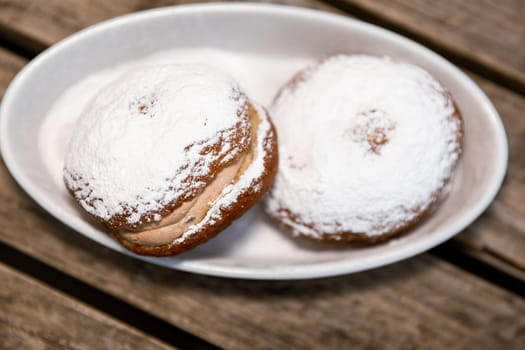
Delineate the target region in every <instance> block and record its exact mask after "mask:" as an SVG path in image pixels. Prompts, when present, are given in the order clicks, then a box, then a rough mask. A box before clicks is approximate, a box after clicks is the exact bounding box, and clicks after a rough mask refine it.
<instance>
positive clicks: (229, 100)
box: [64, 64, 277, 256]
mask: <svg viewBox="0 0 525 350" xmlns="http://www.w3.org/2000/svg"><path fill="white" fill-rule="evenodd" d="M276 166H277V144H276V135H275V131H274V129H273V125H272V123H271V121H270V119H269V117H268V115H267V113H266V111H264V110H263V109H262V108H261V107H259V106H258V105H256V104H254V103H252V102H250V101H249V100H247V98H246V96H245V95H244V94H243V93H242V92H241V91H240V89H239V86H238V85H237V83H236V82H235V81H234V80H233V79H232V78H231V77H229V76H228V75H226V74H224V73H223V72H221V71H218V70H216V69H214V68H211V67H209V66H206V65H201V64H173V65H155V66H147V67H143V68H142V69H138V70H135V71H132V72H129V73H127V74H125V75H123V76H122V77H120V78H119V79H117V80H115V81H114V82H112V83H110V84H109V85H108V86H107V87H105V88H104V89H103V90H102V91H100V92H99V93H98V94H97V95H96V96H95V97H94V98H93V100H92V101H91V102H90V103H89V104H88V106H87V107H86V109H85V110H84V111H83V113H82V115H81V117H80V119H79V121H78V123H77V125H76V129H75V132H74V134H73V137H72V139H71V142H70V145H69V149H68V152H67V154H66V159H65V167H64V180H65V184H66V186H67V188H68V189H69V191H70V192H71V193H72V194H73V196H74V197H75V199H76V200H77V201H78V202H79V204H80V205H81V206H82V208H84V209H85V210H86V211H87V212H88V213H89V214H91V215H93V216H94V217H95V218H96V219H98V220H99V221H101V222H102V223H103V224H104V225H105V226H106V227H107V228H108V230H109V232H111V234H113V236H114V237H116V238H117V239H118V240H119V241H120V242H121V243H122V244H123V245H124V246H125V247H127V248H129V249H131V250H133V251H135V252H136V253H139V254H146V255H156V256H160V255H172V254H176V253H180V252H182V251H185V250H187V249H189V248H191V247H194V246H196V245H197V244H200V243H202V242H205V241H207V240H208V239H209V238H211V237H213V236H215V235H216V234H218V233H219V232H220V231H221V230H222V229H224V228H225V227H227V226H228V225H229V224H230V223H231V222H232V221H233V220H234V219H236V218H237V217H239V216H240V215H242V214H243V213H244V212H245V211H246V210H247V209H249V208H250V207H251V206H252V205H253V204H255V202H256V201H257V200H258V199H260V198H261V197H262V196H263V194H264V193H265V192H266V191H267V189H268V187H269V185H270V183H271V181H272V180H273V177H274V175H275V171H276Z"/></svg>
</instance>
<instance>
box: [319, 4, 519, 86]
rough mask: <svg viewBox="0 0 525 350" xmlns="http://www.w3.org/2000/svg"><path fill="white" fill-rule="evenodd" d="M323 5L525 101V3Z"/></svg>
mask: <svg viewBox="0 0 525 350" xmlns="http://www.w3.org/2000/svg"><path fill="white" fill-rule="evenodd" d="M323 1H324V2H325V3H328V4H331V5H333V6H335V7H336V8H339V9H341V10H343V11H345V12H347V13H349V14H351V15H353V16H356V17H359V18H361V19H363V20H365V21H368V22H371V23H375V24H378V25H380V26H382V27H386V28H388V29H391V30H393V31H396V32H399V33H400V34H402V35H406V36H408V37H410V38H412V39H415V40H416V41H419V42H421V43H423V44H424V45H426V46H428V47H430V48H431V49H433V50H436V51H438V52H441V53H442V54H443V55H445V56H447V57H448V58H449V59H451V60H452V61H454V62H455V63H456V64H459V65H461V66H463V67H465V68H468V69H470V70H473V71H475V72H477V73H478V74H480V75H482V76H484V77H485V78H488V79H490V80H493V81H496V82H498V83H499V84H500V85H503V86H505V87H507V88H510V89H512V90H514V91H517V92H519V93H520V94H522V95H525V50H523V43H524V42H525V20H524V19H523V16H524V14H525V1H522V0H476V1H464V0H446V1H428V0H373V1H370V0H323Z"/></svg>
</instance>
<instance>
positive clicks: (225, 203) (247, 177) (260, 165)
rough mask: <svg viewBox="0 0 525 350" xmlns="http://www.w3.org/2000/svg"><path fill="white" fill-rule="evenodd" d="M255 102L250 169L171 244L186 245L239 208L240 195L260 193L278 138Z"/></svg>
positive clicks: (229, 186) (266, 114)
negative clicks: (195, 236)
mask: <svg viewBox="0 0 525 350" xmlns="http://www.w3.org/2000/svg"><path fill="white" fill-rule="evenodd" d="M251 103H252V106H253V107H254V109H255V110H256V112H257V115H258V116H259V125H258V127H257V134H256V135H257V140H256V147H255V150H254V157H253V160H252V162H251V163H250V166H249V167H248V168H247V169H246V170H245V171H244V173H243V174H242V175H241V177H240V178H239V180H238V181H237V182H235V183H234V184H230V185H228V186H226V187H225V188H224V189H223V190H222V192H221V194H220V195H219V196H218V197H217V199H216V200H215V202H214V203H212V204H211V206H210V209H209V210H208V212H207V213H206V216H205V217H204V218H203V219H202V220H201V221H200V222H198V223H196V224H195V225H192V226H191V227H190V228H189V229H188V230H187V231H186V232H184V233H183V234H182V235H181V236H180V237H179V238H177V239H176V240H175V241H174V242H173V243H172V244H179V243H181V242H184V241H185V240H186V239H187V238H188V237H190V236H192V235H195V234H198V233H200V232H201V231H203V230H206V229H207V228H208V227H209V226H210V225H214V224H215V223H216V222H218V221H219V220H220V219H221V218H222V212H223V211H224V210H227V209H229V208H230V207H232V206H234V205H236V203H237V201H238V199H239V197H240V196H241V195H248V194H256V193H260V192H261V191H262V190H263V189H262V187H261V186H262V183H263V178H264V176H266V175H267V172H268V171H269V169H268V168H267V164H266V162H267V160H266V159H265V158H266V157H268V156H270V155H271V153H272V150H273V149H274V147H275V145H274V144H273V143H274V142H275V141H276V139H275V135H274V131H273V129H272V124H271V123H270V119H269V116H268V113H267V112H266V111H265V110H264V108H262V107H261V106H260V105H258V104H256V103H253V102H251Z"/></svg>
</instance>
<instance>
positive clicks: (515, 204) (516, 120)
mask: <svg viewBox="0 0 525 350" xmlns="http://www.w3.org/2000/svg"><path fill="white" fill-rule="evenodd" d="M471 77H472V78H474V80H475V81H476V82H477V83H478V84H479V85H480V87H481V88H482V89H483V90H484V91H485V93H486V94H487V95H488V96H489V97H490V99H491V100H492V101H493V102H494V104H495V106H496V108H497V110H498V112H499V113H500V116H501V118H502V120H503V123H504V125H505V130H506V132H507V137H508V141H509V165H508V170H507V176H506V179H505V182H504V184H503V186H502V188H501V191H500V192H499V194H498V196H497V197H496V200H495V201H494V202H493V203H492V205H491V206H490V207H489V209H488V210H487V211H486V212H485V213H484V214H483V215H482V216H481V218H479V219H478V220H477V221H476V222H475V223H474V224H473V225H471V226H469V227H468V229H467V230H466V232H465V233H463V234H461V235H459V236H458V240H460V241H461V242H463V243H465V244H467V245H468V246H469V247H470V248H471V249H475V250H477V251H481V252H487V253H488V254H490V255H493V256H494V257H497V258H499V259H501V260H503V261H506V262H508V263H510V264H511V265H513V266H514V267H517V268H518V269H520V270H521V271H522V272H525V202H524V201H523V198H524V197H525V158H524V157H523V155H524V154H525V137H524V136H525V118H523V111H524V110H525V98H523V97H521V96H519V95H517V94H514V93H512V92H511V91H508V90H506V89H503V88H501V87H498V86H497V85H495V84H493V83H491V82H489V81H487V80H485V79H482V78H480V77H477V76H474V75H471ZM509 273H511V274H513V273H512V271H510V270H509ZM513 275H515V274H513ZM517 277H521V278H523V275H522V274H520V275H517Z"/></svg>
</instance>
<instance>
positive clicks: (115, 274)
mask: <svg viewBox="0 0 525 350" xmlns="http://www.w3.org/2000/svg"><path fill="white" fill-rule="evenodd" d="M182 2H184V1H172V0H112V1H104V0H94V1H89V2H88V1H82V0H49V1H39V0H0V95H1V94H3V92H4V90H5V88H6V87H7V85H8V83H9V81H10V80H11V79H12V77H13V76H14V75H15V74H16V72H17V71H18V70H20V68H22V67H23V66H24V65H25V64H26V63H27V62H28V61H29V60H30V59H31V58H33V57H34V56H35V55H36V54H37V53H39V52H40V51H42V50H43V49H45V48H46V47H48V46H49V45H51V44H53V43H55V42H56V41H58V40H60V39H62V38H64V37H65V36H67V35H69V34H71V33H73V32H75V31H77V30H79V29H82V28H83V27H86V26H88V25H90V24H93V23H96V22H99V21H102V20H105V19H108V18H111V17H115V16H118V15H122V14H125V13H129V12H133V11H138V10H142V9H146V8H151V7H157V6H164V5H172V4H178V3H182ZM284 2H285V3H287V4H291V5H296V6H306V7H313V8H317V9H321V10H324V11H331V12H337V13H340V14H343V15H347V16H352V17H357V18H359V19H362V20H364V21H368V22H371V23H374V24H377V25H380V26H383V27H386V28H388V29H391V30H393V31H396V32H399V33H401V34H403V35H405V36H408V37H410V38H412V39H415V40H416V41H419V42H421V43H423V44H424V45H426V46H428V47H430V48H431V49H433V50H435V51H437V52H438V53H440V54H442V55H443V56H445V57H447V58H448V59H449V60H451V61H452V62H454V63H455V64H457V65H458V66H459V67H461V68H462V69H463V70H464V71H465V72H467V74H469V75H470V76H471V77H472V78H473V79H474V80H475V81H476V82H477V83H478V84H479V85H480V86H481V87H482V89H483V90H484V91H485V92H486V93H487V95H488V96H489V97H490V98H491V99H492V101H493V102H494V104H495V105H496V107H497V109H498V111H499V112H500V114H501V117H502V119H503V122H504V124H505V127H506V130H507V134H508V138H509V145H510V163H509V169H508V174H507V177H506V180H505V183H504V185H503V188H502V190H501V192H500V193H499V195H498V196H497V198H496V200H495V201H494V203H493V204H492V205H491V206H490V208H489V209H488V210H487V211H486V213H485V214H483V216H482V217H481V218H479V219H478V220H477V221H476V222H475V223H474V224H472V225H471V226H470V227H468V228H467V229H466V230H465V231H464V232H462V233H461V234H459V235H458V236H457V237H456V238H454V239H452V240H451V241H450V242H448V243H445V244H443V245H442V246H440V247H438V248H436V249H434V250H432V251H430V252H428V253H425V254H421V255H419V256H417V257H415V258H412V259H409V260H405V261H402V262H399V263H397V264H393V265H390V266H387V267H383V268H379V269H376V270H372V271H367V272H363V273H358V274H353V275H348V276H343V277H338V278H329V279H320V280H311V281H299V282H297V281H296V282H254V281H243V280H229V279H219V278H211V277H205V276H198V275H192V274H188V273H183V272H177V271H172V270H167V269H164V268H160V267H157V266H153V265H150V264H147V263H143V262H140V261H138V260H134V259H132V258H129V257H126V256H123V255H121V254H118V253H116V252H113V251H111V250H109V249H106V248H104V247H102V246H100V245H98V244H96V243H94V242H92V241H90V240H88V239H86V238H84V237H83V236H81V235H79V234H76V233H75V232H73V231H72V230H71V229H69V228H68V227H66V226H64V225H62V224H60V223H59V222H58V221H57V220H55V219H54V218H53V217H51V216H50V215H49V214H47V213H46V212H44V211H43V210H42V209H41V208H40V207H39V206H38V205H36V204H35V203H34V202H33V201H32V200H31V198H30V197H28V196H27V195H26V194H25V193H24V192H23V191H22V190H21V189H20V188H19V187H18V186H17V184H16V183H15V182H14V180H13V178H12V177H11V176H10V175H9V173H8V172H7V170H6V168H5V166H4V165H3V163H2V164H0V281H1V282H0V347H1V348H7V349H11V348H12V349H26V348H35V349H91V348H97V349H100V348H107V349H157V348H166V349H168V348H191V349H201V348H202V349H208V348H217V347H220V348H231V349H247V348H251V349H270V348H271V349H289V348H298V349H306V348H313V349H321V348H337V349H348V348H352V349H400V348H402V349H412V348H425V349H463V348H467V349H525V300H524V299H523V297H524V296H525V287H524V286H525V198H524V196H525V47H524V45H525V1H522V0H503V1H496V0H478V1H474V0H466V1H465V0H449V1H429V0H375V1H369V0H327V1H325V2H317V0H286V1H284Z"/></svg>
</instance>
